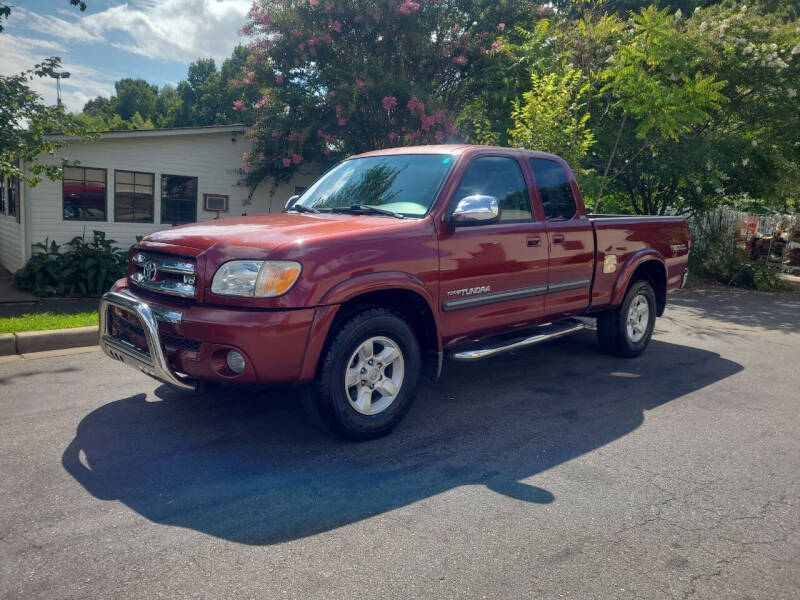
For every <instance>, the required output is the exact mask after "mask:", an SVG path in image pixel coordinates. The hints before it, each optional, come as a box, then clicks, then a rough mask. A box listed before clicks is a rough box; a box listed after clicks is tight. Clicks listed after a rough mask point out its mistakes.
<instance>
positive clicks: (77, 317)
mask: <svg viewBox="0 0 800 600" xmlns="http://www.w3.org/2000/svg"><path fill="white" fill-rule="evenodd" d="M87 325H97V311H96V310H93V311H89V312H81V313H73V314H68V315H58V314H56V313H52V312H42V313H30V314H25V315H20V316H18V317H0V333H17V332H20V331H43V330H45V329H68V328H71V327H86V326H87Z"/></svg>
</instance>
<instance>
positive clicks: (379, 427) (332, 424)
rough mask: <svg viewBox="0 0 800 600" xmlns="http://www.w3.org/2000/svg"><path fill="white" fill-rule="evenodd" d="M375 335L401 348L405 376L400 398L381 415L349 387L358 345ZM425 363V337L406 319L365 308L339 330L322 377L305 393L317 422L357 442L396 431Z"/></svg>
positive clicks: (321, 367)
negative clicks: (365, 409) (362, 408)
mask: <svg viewBox="0 0 800 600" xmlns="http://www.w3.org/2000/svg"><path fill="white" fill-rule="evenodd" d="M375 337H383V338H388V339H389V340H390V341H391V342H393V343H394V344H395V346H396V347H397V348H398V349H399V350H400V352H401V358H402V361H403V377H402V382H401V384H400V387H399V391H398V392H397V393H396V394H395V396H394V400H393V401H391V403H390V404H389V405H388V406H387V407H386V408H385V409H383V410H382V411H381V412H379V413H378V414H362V413H361V412H359V411H358V410H356V408H355V407H354V406H353V404H352V403H351V399H352V396H351V393H352V391H353V390H347V389H346V388H345V373H346V371H347V370H348V368H351V364H349V363H350V360H351V357H352V356H353V354H354V353H355V352H356V350H357V349H358V348H359V347H360V346H362V344H364V343H365V342H367V340H370V339H371V338H375ZM378 347H379V346H378ZM421 367H422V356H421V352H420V347H419V342H418V340H417V337H416V336H415V335H414V331H413V330H412V329H411V327H409V326H408V324H407V323H406V322H405V321H404V320H403V318H402V317H401V316H400V315H398V314H397V313H395V312H394V311H392V310H389V309H387V308H372V309H369V310H365V311H364V312H362V313H359V314H357V315H355V316H354V317H352V318H350V319H349V320H348V321H346V322H345V323H344V324H343V325H342V326H341V327H340V328H339V330H338V331H337V332H335V337H334V338H333V341H332V342H331V344H330V346H329V347H328V349H327V351H326V353H325V355H324V356H323V357H322V360H321V366H320V368H319V373H318V376H317V380H316V381H315V382H314V383H313V384H312V385H311V386H310V388H309V389H308V393H307V394H306V396H305V402H304V405H305V408H306V410H307V411H308V412H310V413H311V415H310V416H311V417H312V419H313V420H314V421H316V422H317V423H318V424H322V425H324V426H325V427H326V428H327V429H329V430H330V431H332V432H333V433H335V434H337V435H340V436H342V437H345V438H348V439H351V440H357V441H362V440H369V439H374V438H377V437H381V436H383V435H386V434H388V433H389V432H391V431H392V430H393V429H394V428H395V427H396V426H397V425H398V424H399V423H400V421H402V420H403V418H404V417H405V416H406V414H407V413H408V411H409V409H410V408H411V404H412V403H413V401H414V397H415V396H416V393H417V387H418V386H419V373H420V370H421ZM387 372H388V371H387ZM353 389H354V390H355V391H356V392H357V389H356V388H353ZM378 397H379V398H380V394H378Z"/></svg>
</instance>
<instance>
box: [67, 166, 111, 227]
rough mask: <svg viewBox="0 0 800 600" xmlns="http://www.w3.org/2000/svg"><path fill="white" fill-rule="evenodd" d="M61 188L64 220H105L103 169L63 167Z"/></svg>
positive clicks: (104, 177) (104, 178)
mask: <svg viewBox="0 0 800 600" xmlns="http://www.w3.org/2000/svg"><path fill="white" fill-rule="evenodd" d="M62 189H63V194H62V197H63V208H64V219H65V220H68V221H73V220H78V221H105V220H106V170H105V169H92V168H90V167H64V180H63V188H62Z"/></svg>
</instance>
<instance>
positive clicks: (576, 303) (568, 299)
mask: <svg viewBox="0 0 800 600" xmlns="http://www.w3.org/2000/svg"><path fill="white" fill-rule="evenodd" d="M530 164H531V170H532V171H533V176H534V179H535V181H536V191H537V193H538V195H539V200H540V202H541V204H542V208H543V209H544V216H545V219H546V223H547V240H548V244H549V247H550V269H549V276H548V281H547V296H546V297H545V313H546V314H547V317H548V318H558V317H562V316H567V315H571V314H579V313H581V312H583V311H584V310H585V309H586V307H587V306H589V292H590V291H591V285H592V274H593V271H594V256H595V247H594V246H595V242H594V232H593V230H592V224H591V222H590V221H589V219H587V218H586V215H583V214H579V210H578V203H577V202H576V201H575V191H574V189H573V185H572V182H571V181H570V179H571V178H570V177H569V176H568V174H567V171H566V170H565V169H564V167H563V166H562V165H561V164H560V163H558V162H556V161H555V160H551V159H547V158H531V159H530Z"/></svg>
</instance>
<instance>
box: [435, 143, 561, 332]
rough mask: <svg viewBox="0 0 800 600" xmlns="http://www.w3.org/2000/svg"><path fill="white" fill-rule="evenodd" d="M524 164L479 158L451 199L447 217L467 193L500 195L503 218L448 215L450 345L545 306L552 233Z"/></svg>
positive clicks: (443, 254) (525, 321)
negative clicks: (535, 207)
mask: <svg viewBox="0 0 800 600" xmlns="http://www.w3.org/2000/svg"><path fill="white" fill-rule="evenodd" d="M520 160H521V159H520ZM522 166H523V165H522V164H520V162H519V160H518V159H517V158H516V157H514V156H508V155H505V156H494V155H492V156H488V155H480V156H477V157H475V158H473V159H472V161H471V162H470V163H469V165H468V166H467V168H466V170H465V171H464V175H463V177H462V178H461V182H460V183H459V185H458V188H457V189H456V191H455V193H454V194H453V196H452V198H451V201H450V205H449V207H448V215H450V214H452V211H453V210H454V208H455V206H456V205H457V204H458V202H459V200H461V199H463V198H465V197H467V196H474V195H483V196H493V197H494V198H497V200H498V202H499V205H500V217H499V220H497V221H495V222H492V223H490V224H478V225H470V226H455V225H454V224H453V223H452V222H451V221H449V220H447V219H446V220H445V225H444V226H443V227H442V230H441V232H440V239H439V254H440V261H439V262H440V298H441V302H442V303H441V306H440V310H441V311H442V312H441V324H442V333H443V339H444V342H445V344H448V343H452V342H455V341H460V340H462V339H464V338H468V337H476V336H479V335H481V334H483V333H488V332H493V333H495V332H498V331H500V330H504V329H514V328H517V327H524V326H526V325H529V324H530V323H532V322H533V321H536V320H537V319H539V318H540V317H541V316H542V314H543V312H544V294H545V293H546V290H547V258H548V256H547V253H548V250H547V231H546V228H545V224H544V223H541V222H536V221H535V220H534V217H533V212H532V210H531V206H532V204H531V200H532V196H531V192H530V189H531V186H530V185H529V183H530V182H528V181H527V180H526V176H525V174H524V173H523V169H522Z"/></svg>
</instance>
